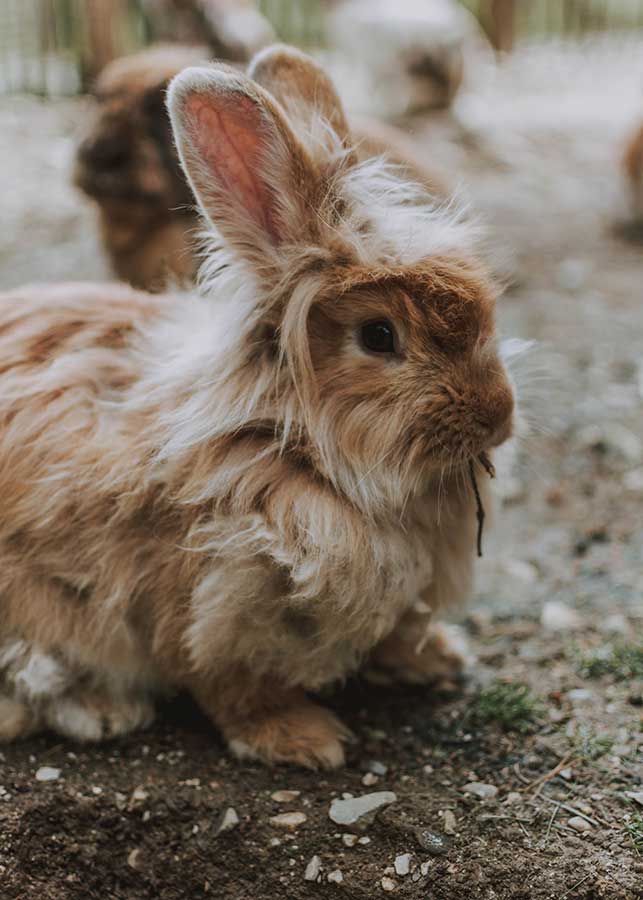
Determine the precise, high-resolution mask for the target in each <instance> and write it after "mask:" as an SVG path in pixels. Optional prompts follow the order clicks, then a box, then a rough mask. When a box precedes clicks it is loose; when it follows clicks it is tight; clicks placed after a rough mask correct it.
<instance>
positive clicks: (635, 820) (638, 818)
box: [625, 813, 643, 854]
mask: <svg viewBox="0 0 643 900" xmlns="http://www.w3.org/2000/svg"><path fill="white" fill-rule="evenodd" d="M625 831H626V832H627V834H628V835H629V838H630V840H631V841H632V843H633V844H634V849H635V850H636V852H637V853H638V854H642V853H643V815H641V813H633V814H632V815H630V817H629V818H628V820H627V821H626V823H625Z"/></svg>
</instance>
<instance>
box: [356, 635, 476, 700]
mask: <svg viewBox="0 0 643 900" xmlns="http://www.w3.org/2000/svg"><path fill="white" fill-rule="evenodd" d="M469 660H470V657H469V654H468V652H467V647H466V643H465V641H464V639H463V637H462V636H461V635H460V633H459V632H458V631H457V630H456V629H455V628H453V627H449V626H446V625H431V626H430V627H429V629H428V631H426V633H425V634H424V636H421V635H419V634H418V632H417V631H416V629H414V628H408V623H407V627H402V628H399V629H398V630H396V631H394V632H393V634H391V635H390V636H389V637H388V638H386V640H385V641H383V642H382V643H381V644H380V645H379V646H378V647H376V648H375V650H374V651H373V655H372V657H371V660H370V664H369V666H368V668H367V670H366V675H367V677H368V678H369V679H370V680H373V681H379V682H391V681H402V682H405V683H407V684H433V685H436V687H439V688H442V689H452V688H453V687H454V686H455V685H456V684H457V682H458V681H460V680H461V678H462V674H463V672H464V669H465V667H466V665H467V663H468V662H469Z"/></svg>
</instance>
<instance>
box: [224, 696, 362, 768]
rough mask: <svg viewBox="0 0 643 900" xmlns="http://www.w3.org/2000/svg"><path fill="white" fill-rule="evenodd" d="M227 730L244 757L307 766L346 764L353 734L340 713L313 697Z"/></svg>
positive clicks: (232, 744)
mask: <svg viewBox="0 0 643 900" xmlns="http://www.w3.org/2000/svg"><path fill="white" fill-rule="evenodd" d="M225 732H226V738H227V739H228V743H229V746H230V749H231V750H232V752H233V753H234V754H235V755H236V756H238V757H239V758H240V759H259V760H262V761H263V762H267V763H275V762H284V763H294V764H295V765H298V766H304V767H305V768H307V769H337V768H339V767H340V766H342V765H343V764H344V760H345V757H344V744H345V743H346V742H347V741H349V740H350V739H351V737H352V735H351V732H350V731H349V729H348V728H347V727H346V726H345V725H344V724H343V723H342V722H340V720H339V719H338V718H337V716H335V715H333V713H332V712H330V710H327V709H324V707H322V706H317V704H315V703H313V702H312V701H310V700H302V701H301V703H298V704H296V705H293V706H289V707H286V708H285V709H283V710H281V711H274V712H271V713H269V714H267V715H265V716H264V717H263V718H259V719H251V720H249V721H248V722H246V723H243V724H241V725H238V726H237V727H236V728H235V729H234V730H232V729H230V730H228V729H225Z"/></svg>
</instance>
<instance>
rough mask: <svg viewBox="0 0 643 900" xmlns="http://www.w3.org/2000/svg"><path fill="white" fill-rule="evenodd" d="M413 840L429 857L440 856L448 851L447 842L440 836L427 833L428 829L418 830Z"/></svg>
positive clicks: (432, 832) (431, 832)
mask: <svg viewBox="0 0 643 900" xmlns="http://www.w3.org/2000/svg"><path fill="white" fill-rule="evenodd" d="M415 839H416V841H417V842H418V844H419V845H420V847H421V848H422V849H423V850H427V851H428V852H429V853H430V854H431V856H442V855H443V854H444V853H447V852H448V850H449V840H448V839H447V838H446V837H444V836H443V835H441V834H436V833H435V832H434V831H429V829H428V828H418V829H417V831H416V832H415Z"/></svg>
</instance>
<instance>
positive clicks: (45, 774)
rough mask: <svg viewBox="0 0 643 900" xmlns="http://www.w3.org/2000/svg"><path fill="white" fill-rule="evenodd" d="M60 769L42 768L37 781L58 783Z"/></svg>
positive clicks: (37, 775)
mask: <svg viewBox="0 0 643 900" xmlns="http://www.w3.org/2000/svg"><path fill="white" fill-rule="evenodd" d="M59 778H60V769H55V768H54V767H53V766H41V767H40V768H39V769H38V770H37V772H36V781H58V779H59Z"/></svg>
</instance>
